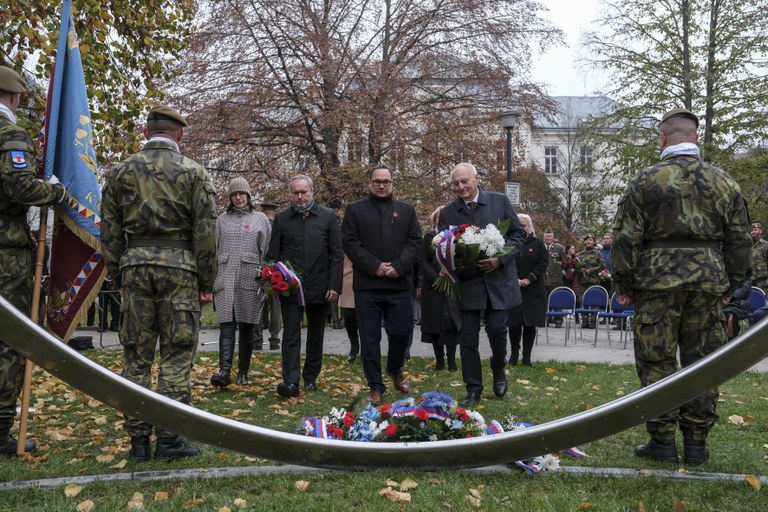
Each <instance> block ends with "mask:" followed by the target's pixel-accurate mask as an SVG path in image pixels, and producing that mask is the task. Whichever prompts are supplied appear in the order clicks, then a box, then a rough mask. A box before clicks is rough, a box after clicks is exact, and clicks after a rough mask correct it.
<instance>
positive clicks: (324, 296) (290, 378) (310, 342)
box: [267, 174, 344, 398]
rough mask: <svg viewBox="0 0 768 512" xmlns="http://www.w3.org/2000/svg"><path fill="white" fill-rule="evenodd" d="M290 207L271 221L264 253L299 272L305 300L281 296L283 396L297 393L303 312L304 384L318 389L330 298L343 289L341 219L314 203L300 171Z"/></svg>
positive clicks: (309, 183) (308, 180) (279, 388)
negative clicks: (304, 333) (305, 321)
mask: <svg viewBox="0 0 768 512" xmlns="http://www.w3.org/2000/svg"><path fill="white" fill-rule="evenodd" d="M288 190H289V191H290V196H291V207H290V208H286V209H284V210H282V211H281V212H280V213H278V214H277V215H276V216H275V220H274V222H273V223H272V238H271V239H270V241H269V250H268V251H267V258H268V259H270V260H272V261H282V262H283V263H286V262H287V263H290V264H291V266H292V267H293V270H294V271H295V272H296V273H297V274H298V276H299V278H300V280H301V285H302V290H303V293H304V301H305V304H304V305H303V306H302V305H301V304H299V297H298V294H292V295H290V296H288V297H281V298H280V310H281V313H282V316H283V350H282V356H283V382H281V383H280V384H278V386H277V393H278V394H279V395H280V396H282V397H283V398H289V397H294V396H298V395H299V362H300V359H301V320H302V317H303V316H304V314H305V313H306V315H307V357H306V360H305V361H304V369H303V370H302V377H303V378H304V389H306V390H309V391H312V390H314V389H316V388H317V383H316V380H317V376H318V375H319V374H320V369H321V366H322V362H323V338H324V335H325V320H326V316H327V314H328V303H329V302H331V301H334V300H336V299H337V298H338V297H339V293H340V292H341V280H342V262H343V258H344V256H343V254H342V252H341V234H340V230H339V221H338V220H337V219H336V215H335V214H334V212H333V211H332V210H330V209H328V208H325V207H323V206H320V205H319V204H317V203H316V202H315V199H314V191H313V185H312V179H311V178H310V177H309V176H304V175H302V174H299V175H297V176H294V177H293V178H291V181H290V183H289V185H288Z"/></svg>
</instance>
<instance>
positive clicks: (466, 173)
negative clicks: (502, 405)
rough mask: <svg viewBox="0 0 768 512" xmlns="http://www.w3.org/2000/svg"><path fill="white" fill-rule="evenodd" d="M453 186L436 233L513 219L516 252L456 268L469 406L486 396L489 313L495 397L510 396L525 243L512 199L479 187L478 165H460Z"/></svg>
mask: <svg viewBox="0 0 768 512" xmlns="http://www.w3.org/2000/svg"><path fill="white" fill-rule="evenodd" d="M451 186H452V187H453V190H454V191H455V192H456V195H457V196H458V197H457V198H456V199H455V200H454V201H453V202H451V203H449V204H447V205H446V206H445V207H444V208H443V209H442V211H441V212H440V220H439V221H438V229H440V230H444V229H446V228H448V227H449V226H458V225H461V224H475V225H477V226H478V227H480V228H484V227H486V226H487V225H488V224H497V223H499V222H501V221H503V220H505V219H509V221H510V225H509V230H508V231H507V234H506V237H505V238H506V245H507V246H512V247H514V250H513V251H511V252H509V253H508V254H505V255H503V256H498V257H492V258H488V259H484V260H480V261H479V262H478V263H477V265H476V266H472V267H471V268H461V269H458V273H457V275H458V277H459V293H460V297H459V301H458V303H459V310H460V312H461V333H460V351H461V372H462V376H463V378H464V384H465V385H466V388H467V396H466V397H465V398H464V399H463V400H461V402H460V403H461V405H463V406H465V407H469V406H472V405H475V404H477V402H479V401H480V398H481V396H482V392H483V376H482V365H481V364H480V352H479V350H478V346H479V343H480V315H481V313H482V312H485V331H486V333H488V340H489V341H490V344H491V353H492V355H491V370H493V392H494V394H495V395H496V396H497V397H502V396H504V395H505V394H506V392H507V379H506V377H505V375H504V365H505V361H504V360H505V358H506V355H507V350H506V349H507V311H508V310H509V309H511V308H513V307H514V306H516V305H518V304H520V300H521V299H520V287H519V285H518V282H517V271H516V269H515V255H516V254H517V253H518V252H519V250H520V247H521V246H522V244H523V241H524V240H525V236H526V235H525V231H524V230H523V226H522V225H521V224H520V221H519V219H518V218H517V214H516V213H515V210H514V209H513V208H512V204H511V203H510V202H509V199H507V197H506V196H505V195H503V194H500V193H498V192H488V191H486V190H482V189H480V188H479V178H478V175H477V170H476V169H475V166H474V165H472V164H469V163H460V164H458V165H457V166H456V167H455V168H454V169H453V171H452V172H451Z"/></svg>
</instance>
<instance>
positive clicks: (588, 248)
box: [576, 235, 605, 329]
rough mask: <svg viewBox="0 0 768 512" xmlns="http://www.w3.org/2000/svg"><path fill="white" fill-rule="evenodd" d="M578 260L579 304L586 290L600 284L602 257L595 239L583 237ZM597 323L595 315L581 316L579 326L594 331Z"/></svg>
mask: <svg viewBox="0 0 768 512" xmlns="http://www.w3.org/2000/svg"><path fill="white" fill-rule="evenodd" d="M577 257H578V258H579V265H578V269H577V270H576V280H577V281H578V282H579V303H581V299H582V297H584V292H585V291H587V288H589V287H590V286H594V285H599V284H600V272H601V271H602V270H603V269H604V268H605V263H604V262H603V255H602V254H600V251H599V250H598V249H597V247H595V237H594V236H592V235H587V236H585V237H584V249H583V250H582V251H581V252H580V253H579V254H578V255H577ZM596 323H597V314H594V315H584V314H582V315H581V326H582V327H584V328H585V329H594V328H595V327H596Z"/></svg>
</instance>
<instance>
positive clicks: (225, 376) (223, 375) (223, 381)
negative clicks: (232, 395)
mask: <svg viewBox="0 0 768 512" xmlns="http://www.w3.org/2000/svg"><path fill="white" fill-rule="evenodd" d="M211 384H213V385H214V386H216V387H219V388H225V387H227V386H229V385H230V384H232V377H231V376H230V375H229V372H228V371H226V372H225V371H220V372H219V373H214V374H213V375H211Z"/></svg>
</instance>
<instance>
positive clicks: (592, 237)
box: [582, 234, 595, 241]
mask: <svg viewBox="0 0 768 512" xmlns="http://www.w3.org/2000/svg"><path fill="white" fill-rule="evenodd" d="M587 238H591V239H592V240H594V239H595V237H594V236H592V235H591V234H590V235H584V238H583V239H582V241H584V240H586V239H587Z"/></svg>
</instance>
